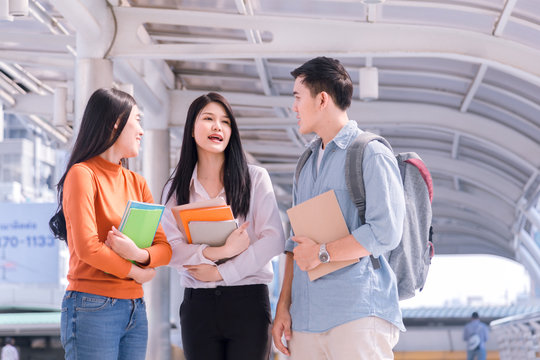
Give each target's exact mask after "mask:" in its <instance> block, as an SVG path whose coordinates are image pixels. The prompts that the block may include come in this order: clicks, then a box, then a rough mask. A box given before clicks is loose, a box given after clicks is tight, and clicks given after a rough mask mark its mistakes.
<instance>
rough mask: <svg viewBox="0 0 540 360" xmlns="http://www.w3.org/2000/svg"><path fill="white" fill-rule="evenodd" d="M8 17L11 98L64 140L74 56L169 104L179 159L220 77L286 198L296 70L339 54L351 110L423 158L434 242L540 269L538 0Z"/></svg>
mask: <svg viewBox="0 0 540 360" xmlns="http://www.w3.org/2000/svg"><path fill="white" fill-rule="evenodd" d="M0 3H6V1H0ZM96 3H97V4H96ZM1 11H2V9H1V8H0V16H2V15H1ZM0 29H1V31H0V101H1V102H2V103H3V104H4V112H6V113H14V114H18V116H21V117H24V118H25V119H26V120H27V121H30V122H33V123H35V124H37V125H38V126H40V127H41V128H42V129H43V130H44V131H45V132H46V133H47V134H48V136H50V138H51V139H53V140H54V141H56V142H57V143H58V144H63V143H68V142H69V139H70V137H71V136H72V134H73V129H72V127H73V124H74V123H75V124H76V122H74V121H73V120H74V118H76V117H77V115H74V114H76V113H77V106H76V103H77V97H78V93H77V92H78V90H77V89H78V86H77V81H80V80H77V77H76V73H77V69H78V68H79V66H81V65H80V64H81V63H82V62H83V61H82V60H84V59H86V58H91V57H93V58H103V59H106V60H108V61H112V62H113V64H114V66H113V68H114V79H115V81H116V82H117V83H118V84H119V86H121V84H125V83H129V84H131V85H132V86H133V90H134V95H135V98H136V99H137V101H138V102H139V103H141V104H142V107H143V108H144V110H145V127H146V126H148V127H152V126H153V124H152V121H154V120H153V117H152V116H148V114H159V113H162V112H163V111H165V112H166V124H165V126H166V127H168V128H169V129H170V130H171V139H172V141H171V166H173V165H174V163H175V161H176V159H177V158H178V150H179V141H180V139H181V132H182V124H183V121H184V117H185V113H186V110H187V108H186V107H187V105H189V103H190V102H191V101H192V100H193V99H194V98H195V97H197V96H198V95H200V94H202V93H205V92H208V91H218V92H220V93H222V94H223V95H225V97H226V98H227V99H228V100H229V101H230V102H231V104H232V106H233V109H234V111H235V115H236V117H237V120H238V124H239V127H240V131H241V135H242V141H243V145H244V148H245V150H246V152H247V153H248V158H249V159H250V160H251V161H252V162H256V163H259V164H260V165H261V166H264V167H265V168H266V169H268V171H269V172H270V175H271V177H272V180H273V182H274V185H275V187H276V194H277V197H278V202H279V204H280V206H281V208H282V209H286V208H288V207H289V206H290V203H291V196H290V193H291V189H292V186H291V183H292V176H293V171H294V168H295V162H296V159H297V158H298V156H299V155H300V154H301V152H302V151H303V148H304V145H305V143H306V142H307V141H309V136H307V137H306V136H302V135H300V134H299V133H298V131H297V129H296V128H297V125H296V122H297V120H296V114H294V113H293V112H292V111H291V108H290V107H291V105H292V101H293V98H292V87H293V78H292V77H291V75H290V71H291V70H292V69H294V68H296V67H298V66H299V65H301V64H302V63H303V62H305V61H306V60H309V59H310V58H313V57H315V56H319V55H326V56H331V57H336V58H338V59H340V60H341V62H342V63H343V64H344V65H345V67H346V68H347V70H348V71H349V73H350V75H351V78H352V80H353V82H354V84H355V92H354V100H353V104H352V106H351V108H350V110H349V117H350V118H352V119H354V120H356V121H357V122H358V123H359V125H360V127H361V128H363V129H368V130H371V131H375V132H378V133H380V134H381V135H383V136H385V137H386V138H387V139H388V140H389V141H390V143H391V144H392V146H393V147H394V150H395V151H396V152H401V151H416V152H418V153H419V154H420V156H421V157H422V158H423V159H424V161H425V162H426V163H427V165H428V167H429V169H430V171H431V173H432V176H433V180H434V200H433V211H434V220H433V222H434V228H435V232H436V237H435V239H436V251H437V253H439V254H473V253H478V254H493V255H499V256H503V257H507V258H510V259H514V260H517V261H519V262H521V263H523V264H524V265H525V266H526V267H527V269H528V270H529V273H530V274H531V276H532V277H533V278H534V279H535V280H536V283H537V284H540V266H539V264H540V250H539V248H538V246H537V245H536V244H535V243H534V240H533V235H532V232H533V231H534V229H535V228H540V215H539V213H538V211H537V210H536V209H535V208H536V206H537V203H538V197H539V194H540V172H539V169H540V143H539V141H540V2H538V1H536V0H507V1H503V0H462V1H450V0H432V1H430V0H423V1H415V0H387V1H385V2H383V3H382V4H377V5H367V4H364V3H363V2H362V1H360V0H294V1H290V0H185V1H182V0H156V1H152V0H124V1H119V0H117V1H109V2H105V0H102V1H92V0H79V1H72V0H47V1H45V0H43V1H33V0H30V1H29V15H28V16H24V17H16V18H15V19H13V20H12V21H9V20H0ZM96 49H97V50H96ZM96 53H97V54H98V55H96ZM363 67H375V68H377V69H378V74H379V80H378V81H379V88H378V91H379V96H378V99H376V100H374V101H363V100H361V99H360V96H359V91H358V90H359V86H358V85H359V81H360V79H359V73H360V68H363ZM96 76H99V74H96ZM63 89H67V92H66V90H63ZM54 93H56V96H54V95H53V94H54ZM65 98H67V99H68V101H67V106H65V105H66V102H65V101H62V99H64V100H65ZM58 107H60V108H61V109H63V110H62V111H63V112H64V117H62V116H61V115H62V111H59V110H58ZM64 107H65V109H64ZM54 109H56V111H54ZM66 120H67V122H66ZM75 130H76V128H75Z"/></svg>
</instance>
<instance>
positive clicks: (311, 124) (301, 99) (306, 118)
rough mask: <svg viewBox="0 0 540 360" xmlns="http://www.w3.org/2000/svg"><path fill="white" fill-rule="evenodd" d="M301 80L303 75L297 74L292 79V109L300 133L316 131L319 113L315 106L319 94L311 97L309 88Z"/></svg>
mask: <svg viewBox="0 0 540 360" xmlns="http://www.w3.org/2000/svg"><path fill="white" fill-rule="evenodd" d="M302 80H303V77H301V76H299V77H297V78H296V80H295V81H294V89H293V94H294V103H293V106H292V110H293V111H294V112H295V113H296V118H297V119H298V131H299V132H300V134H309V133H312V132H315V133H316V132H317V131H316V130H317V128H316V125H317V123H318V118H319V115H320V111H318V106H317V104H318V103H319V96H320V94H318V95H316V96H315V97H313V96H312V95H311V92H310V90H309V88H308V87H307V86H306V85H304V83H303V82H302Z"/></svg>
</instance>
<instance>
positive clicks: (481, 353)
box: [463, 311, 489, 360]
mask: <svg viewBox="0 0 540 360" xmlns="http://www.w3.org/2000/svg"><path fill="white" fill-rule="evenodd" d="M488 337H489V327H488V326H487V325H486V324H484V323H483V322H481V321H480V317H479V316H478V313H477V312H476V311H475V312H473V313H472V315H471V321H469V322H468V323H467V325H465V328H464V329H463V340H465V341H466V342H467V360H475V359H476V360H486V342H487V340H488Z"/></svg>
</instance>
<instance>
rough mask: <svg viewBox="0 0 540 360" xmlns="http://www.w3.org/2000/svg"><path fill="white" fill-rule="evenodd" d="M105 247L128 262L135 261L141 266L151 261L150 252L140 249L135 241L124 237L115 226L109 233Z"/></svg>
mask: <svg viewBox="0 0 540 360" xmlns="http://www.w3.org/2000/svg"><path fill="white" fill-rule="evenodd" d="M105 245H107V246H108V247H110V248H111V249H112V250H113V251H114V252H115V253H117V254H118V255H120V256H121V257H123V258H124V259H126V260H133V261H136V262H138V263H140V264H146V263H147V262H148V260H150V254H149V253H148V251H146V250H144V249H139V247H138V246H137V245H135V243H134V242H133V240H131V239H130V238H129V237H127V236H126V235H124V234H123V233H122V232H120V230H118V229H117V228H115V227H114V226H113V227H112V229H111V230H109V232H108V233H107V240H105Z"/></svg>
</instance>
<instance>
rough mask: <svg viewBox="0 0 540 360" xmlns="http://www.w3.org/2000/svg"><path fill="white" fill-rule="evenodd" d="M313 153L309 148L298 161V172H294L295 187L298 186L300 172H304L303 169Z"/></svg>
mask: <svg viewBox="0 0 540 360" xmlns="http://www.w3.org/2000/svg"><path fill="white" fill-rule="evenodd" d="M312 153H313V151H312V150H311V148H309V147H308V148H307V149H306V150H304V152H303V153H302V156H300V159H298V162H297V163H296V170H295V171H294V183H295V185H298V178H299V177H300V172H301V171H302V168H303V167H304V165H305V164H306V161H307V160H308V159H309V157H310V156H311V154H312Z"/></svg>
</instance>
